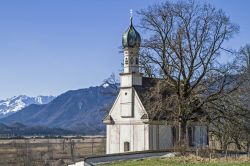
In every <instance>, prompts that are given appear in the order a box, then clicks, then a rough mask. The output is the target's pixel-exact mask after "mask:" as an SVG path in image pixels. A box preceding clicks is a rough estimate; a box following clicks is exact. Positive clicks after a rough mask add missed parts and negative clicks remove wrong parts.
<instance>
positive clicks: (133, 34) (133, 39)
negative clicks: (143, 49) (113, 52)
mask: <svg viewBox="0 0 250 166" xmlns="http://www.w3.org/2000/svg"><path fill="white" fill-rule="evenodd" d="M140 44H141V36H140V34H139V33H138V32H137V31H136V30H135V28H134V26H133V23H132V17H131V18H130V26H129V28H128V30H126V31H125V32H124V33H123V35H122V45H123V47H124V48H126V47H132V48H133V47H140Z"/></svg>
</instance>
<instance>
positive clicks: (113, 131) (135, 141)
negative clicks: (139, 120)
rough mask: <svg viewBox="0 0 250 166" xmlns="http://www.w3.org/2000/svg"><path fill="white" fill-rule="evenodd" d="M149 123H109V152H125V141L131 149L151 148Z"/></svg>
mask: <svg viewBox="0 0 250 166" xmlns="http://www.w3.org/2000/svg"><path fill="white" fill-rule="evenodd" d="M148 133H149V132H148V125H147V124H141V125H125V124H124V125H107V151H106V152H107V154H111V153H123V152H124V142H129V144H130V151H143V150H149V140H148V138H149V137H148Z"/></svg>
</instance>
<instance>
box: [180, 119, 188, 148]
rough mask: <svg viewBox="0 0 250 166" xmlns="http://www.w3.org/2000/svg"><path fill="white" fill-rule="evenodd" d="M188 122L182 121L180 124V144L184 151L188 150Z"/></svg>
mask: <svg viewBox="0 0 250 166" xmlns="http://www.w3.org/2000/svg"><path fill="white" fill-rule="evenodd" d="M187 142H188V141H187V122H186V121H181V122H180V124H179V144H180V148H181V149H182V150H184V151H186V149H187Z"/></svg>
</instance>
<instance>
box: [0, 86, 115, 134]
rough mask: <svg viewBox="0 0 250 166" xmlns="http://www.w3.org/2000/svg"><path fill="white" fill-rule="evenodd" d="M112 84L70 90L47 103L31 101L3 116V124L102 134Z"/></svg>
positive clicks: (111, 97) (112, 99)
mask: <svg viewBox="0 0 250 166" xmlns="http://www.w3.org/2000/svg"><path fill="white" fill-rule="evenodd" d="M112 91H113V89H112V88H111V87H109V86H96V87H90V88H85V89H78V90H70V91H67V92H65V93H63V94H61V95H59V96H57V97H56V98H55V99H53V100H52V101H51V102H49V103H48V104H39V105H37V104H31V105H29V106H27V107H25V108H23V109H22V110H20V111H18V112H16V113H14V114H12V115H10V116H8V117H5V118H2V119H0V122H1V123H4V124H6V125H10V124H11V123H16V122H17V123H21V124H24V125H26V126H29V127H30V126H46V127H49V128H61V129H65V130H71V131H75V132H84V133H86V134H100V133H103V132H104V129H105V126H104V124H103V123H102V119H103V117H104V115H105V114H106V112H105V111H103V110H105V109H106V108H109V106H110V105H111V104H112V103H113V102H114V99H115V96H114V95H110V92H112Z"/></svg>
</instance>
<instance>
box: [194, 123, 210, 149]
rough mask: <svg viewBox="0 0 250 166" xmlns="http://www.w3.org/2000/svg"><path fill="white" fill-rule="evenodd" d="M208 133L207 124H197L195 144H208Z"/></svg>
mask: <svg viewBox="0 0 250 166" xmlns="http://www.w3.org/2000/svg"><path fill="white" fill-rule="evenodd" d="M207 134H208V133H207V126H195V131H194V145H195V146H196V147H200V146H206V145H207V144H208V140H207Z"/></svg>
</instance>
